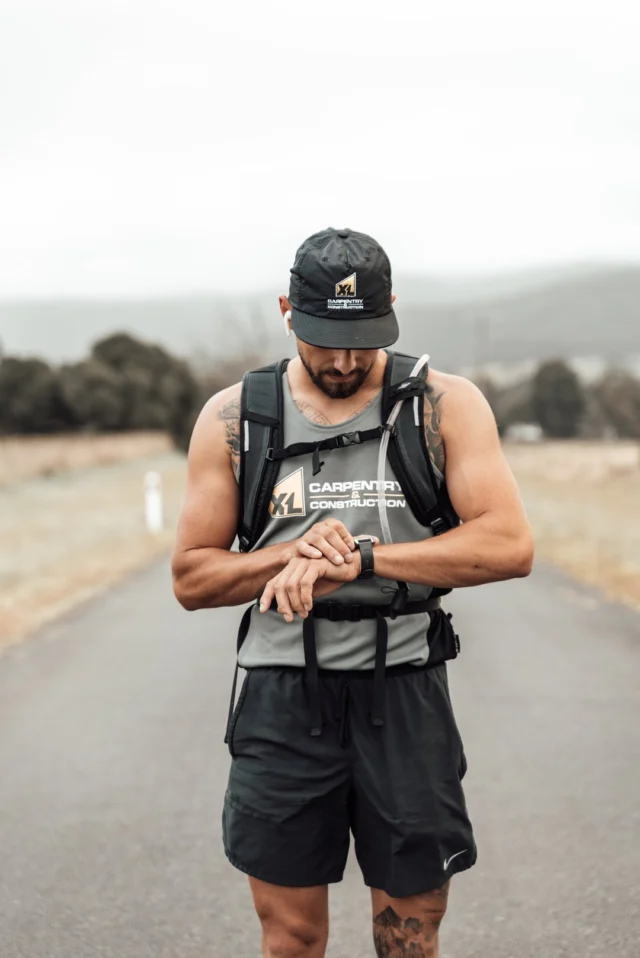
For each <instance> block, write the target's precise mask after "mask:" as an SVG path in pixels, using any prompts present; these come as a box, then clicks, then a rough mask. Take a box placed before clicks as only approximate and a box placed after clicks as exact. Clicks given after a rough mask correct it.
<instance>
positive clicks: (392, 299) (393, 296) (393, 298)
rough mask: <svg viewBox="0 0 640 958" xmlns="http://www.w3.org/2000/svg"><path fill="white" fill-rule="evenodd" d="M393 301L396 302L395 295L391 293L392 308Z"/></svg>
mask: <svg viewBox="0 0 640 958" xmlns="http://www.w3.org/2000/svg"><path fill="white" fill-rule="evenodd" d="M395 301H396V294H395V293H392V294H391V305H392V306H393V304H394V303H395Z"/></svg>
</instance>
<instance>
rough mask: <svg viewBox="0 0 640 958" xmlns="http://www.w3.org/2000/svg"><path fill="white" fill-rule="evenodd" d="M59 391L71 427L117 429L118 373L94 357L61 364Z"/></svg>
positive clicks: (119, 412) (120, 403) (120, 397)
mask: <svg viewBox="0 0 640 958" xmlns="http://www.w3.org/2000/svg"><path fill="white" fill-rule="evenodd" d="M59 384H60V394H61V396H62V400H63V402H64V405H65V408H66V409H67V411H68V415H69V422H70V424H71V425H73V426H74V427H75V428H79V429H85V430H90V431H94V432H103V431H105V432H106V431H111V430H114V429H119V428H120V427H121V423H122V410H123V405H124V402H123V389H122V376H120V375H118V373H116V372H114V370H113V369H110V368H109V366H106V365H105V364H104V363H101V362H100V361H99V360H97V359H87V360H85V361H84V362H80V363H73V364H69V365H66V366H62V368H61V369H60V373H59Z"/></svg>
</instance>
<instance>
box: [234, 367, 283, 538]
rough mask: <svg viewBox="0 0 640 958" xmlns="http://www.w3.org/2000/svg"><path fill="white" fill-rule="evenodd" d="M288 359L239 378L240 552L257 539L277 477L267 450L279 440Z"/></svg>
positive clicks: (281, 430)
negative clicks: (240, 379) (240, 382)
mask: <svg viewBox="0 0 640 958" xmlns="http://www.w3.org/2000/svg"><path fill="white" fill-rule="evenodd" d="M288 363H289V360H288V359H283V360H281V361H280V362H278V363H272V364H271V365H270V366H263V368H262V369H254V370H252V371H251V372H247V373H245V374H244V376H243V378H242V394H241V399H240V516H239V521H238V539H239V543H240V550H241V552H248V551H249V550H250V549H251V548H252V547H253V546H254V545H255V544H256V542H257V541H258V539H259V538H260V535H261V533H262V530H263V529H264V526H265V524H266V521H267V516H268V514H269V500H270V497H271V493H272V490H273V487H274V485H275V483H276V480H277V477H278V469H279V463H278V462H276V461H273V460H271V459H269V458H268V457H267V450H268V449H270V448H273V447H274V446H275V447H280V446H282V444H283V440H284V435H283V431H284V430H283V422H284V408H283V394H282V377H283V375H284V373H285V370H286V368H287V365H288Z"/></svg>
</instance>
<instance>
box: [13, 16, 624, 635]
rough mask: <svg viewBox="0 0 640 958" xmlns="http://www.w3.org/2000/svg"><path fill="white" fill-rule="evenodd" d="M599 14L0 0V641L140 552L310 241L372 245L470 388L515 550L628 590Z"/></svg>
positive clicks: (618, 320) (614, 254) (407, 304)
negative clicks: (499, 458) (494, 437)
mask: <svg viewBox="0 0 640 958" xmlns="http://www.w3.org/2000/svg"><path fill="white" fill-rule="evenodd" d="M607 10H608V14H607V16H604V15H603V10H602V8H601V6H600V5H599V4H588V3H587V4H584V3H581V4H578V3H573V2H564V3H560V4H558V3H550V2H546V0H542V2H540V3H536V4H535V5H533V4H525V5H518V7H517V9H516V8H514V7H512V6H510V5H509V4H507V3H505V2H500V0H488V2H485V3H482V4H472V3H462V2H458V3H455V2H454V3H452V4H449V5H447V7H446V9H443V8H438V9H436V8H435V7H434V6H433V5H430V4H427V5H424V6H423V7H420V8H418V7H414V6H413V5H411V4H405V3H400V4H399V5H394V10H393V16H391V15H390V11H389V9H388V8H387V5H385V4H378V5H376V4H373V5H372V4H369V3H359V2H356V3H353V4H350V5H349V6H348V8H346V9H345V8H344V7H343V6H342V5H341V4H339V3H337V2H331V0H330V2H327V3H324V4H323V8H322V12H321V14H320V12H319V11H318V10H316V9H312V8H310V9H306V8H305V7H304V6H301V5H295V4H291V3H286V2H276V3H273V4H269V5H260V4H248V5H247V4H240V5H237V6H233V7H232V6H229V5H227V6H226V7H225V8H224V9H219V8H218V7H217V6H216V7H215V8H214V7H213V6H212V5H210V4H206V3H204V2H198V0H187V2H185V3H183V4H181V5H180V9H179V10H177V9H176V8H175V6H174V5H172V4H168V3H158V2H154V3H151V2H147V0H137V2H134V3H130V2H128V3H125V2H119V0H93V2H91V3H90V4H87V3H84V2H80V0H60V2H58V3H56V4H55V5H53V4H50V3H47V2H45V0H19V2H17V0H16V2H11V0H2V3H1V4H0V11H1V29H0V71H1V75H2V95H1V97H0V148H1V158H2V176H1V178H0V211H1V215H0V349H1V364H0V436H1V438H0V543H1V544H2V552H1V556H0V620H1V623H2V624H1V625H0V636H1V638H2V640H3V641H5V642H7V641H12V640H14V639H15V638H17V637H19V635H21V634H22V633H23V632H24V630H25V629H28V628H32V627H33V625H37V624H39V623H40V622H41V621H43V620H44V618H46V617H47V616H48V615H49V613H50V612H52V613H53V612H56V613H57V611H59V609H60V608H61V607H63V606H65V604H66V603H67V602H68V601H71V600H72V598H73V597H74V596H80V595H85V594H87V590H89V591H90V590H92V589H94V588H97V587H100V586H101V585H104V584H106V583H107V582H108V581H111V580H112V579H113V577H115V576H118V575H120V574H122V573H123V572H125V571H127V570H128V569H130V568H131V567H132V566H133V565H135V564H136V563H137V562H144V561H146V560H147V559H148V558H149V557H150V555H155V554H156V553H157V551H158V550H160V551H162V550H163V549H166V547H167V545H168V543H169V541H170V538H171V535H172V532H173V528H174V525H175V520H176V515H177V510H178V508H179V502H180V498H181V495H182V489H183V485H184V467H185V460H184V455H183V454H184V451H185V450H186V449H187V446H188V441H189V435H190V432H191V429H192V426H193V423H194V420H195V418H196V417H197V414H198V412H199V410H200V409H201V407H202V405H203V403H204V402H205V401H206V399H207V398H208V396H210V395H211V394H212V393H213V392H215V391H216V390H217V389H219V388H221V387H222V386H225V385H227V384H230V383H231V382H234V381H237V380H238V379H239V378H240V377H241V375H242V371H243V370H244V369H246V368H249V367H252V366H255V365H256V364H258V365H260V364H262V363H263V362H264V361H267V360H271V359H275V358H277V357H279V356H281V355H283V354H285V353H286V352H287V351H290V349H291V341H286V340H285V339H284V338H283V336H282V323H281V319H280V315H279V312H278V307H277V296H278V294H279V293H281V292H286V290H287V288H288V270H289V267H290V265H291V263H292V261H293V256H294V253H295V249H296V247H297V245H298V244H299V243H300V242H301V241H302V239H304V237H306V236H307V235H308V234H309V233H311V232H314V231H316V230H318V229H321V228H324V227H326V226H327V225H333V226H335V227H337V228H339V227H342V226H350V227H352V228H354V229H359V230H363V231H367V232H370V233H371V234H373V235H374V236H375V237H376V238H378V239H379V241H380V242H381V243H382V244H383V245H384V246H385V248H386V249H387V251H388V253H389V255H390V258H391V261H392V265H393V269H394V287H395V292H396V294H397V296H398V302H397V312H398V316H399V318H400V323H401V329H402V338H401V340H400V343H399V346H400V348H402V349H405V350H407V351H413V352H416V353H418V354H420V353H421V352H424V351H426V352H428V353H430V355H431V361H432V365H434V366H435V367H436V368H441V369H445V370H447V371H451V372H456V373H460V374H462V375H466V376H470V377H471V378H473V379H474V380H475V381H476V382H477V383H478V384H479V385H480V387H481V388H482V389H483V391H484V392H485V394H486V396H487V398H488V400H489V402H490V403H491V405H492V407H493V409H494V411H495V414H496V418H497V421H498V425H499V428H500V431H501V434H502V435H503V436H504V439H505V445H506V449H507V454H508V456H509V459H510V461H511V464H512V466H513V468H514V471H515V472H516V475H517V477H518V480H519V482H520V484H521V488H522V491H523V495H524V497H525V499H526V503H527V507H528V509H529V512H530V515H531V518H532V521H533V523H534V526H535V531H536V535H537V537H538V540H539V551H538V554H539V555H541V556H544V557H547V558H551V559H554V560H556V561H558V562H560V563H561V564H563V565H564V566H565V567H566V568H568V569H569V570H570V571H571V572H572V573H574V574H576V575H578V576H579V577H582V578H585V579H587V580H588V581H590V582H593V583H597V584H599V585H601V586H603V587H604V588H605V589H606V590H608V591H609V592H610V593H611V594H612V595H615V596H617V597H619V598H622V599H625V600H628V601H631V602H640V498H639V495H640V493H639V491H638V488H639V485H640V484H639V482H638V478H639V470H640V466H639V458H638V448H639V440H640V378H639V377H640V114H639V113H638V110H637V98H638V91H639V90H640V61H639V60H638V57H637V45H636V39H635V38H636V36H637V27H638V23H639V20H638V14H637V11H636V10H635V8H634V7H632V6H631V5H629V4H622V3H619V4H618V3H614V4H613V5H610V6H608V8H607ZM148 470H156V471H159V472H160V473H161V476H162V478H163V480H164V496H165V519H164V532H163V533H162V534H158V533H156V534H154V535H149V534H148V532H147V530H146V527H145V524H144V521H143V518H144V517H143V509H142V504H141V503H142V499H141V492H140V490H141V485H142V478H141V477H143V476H144V474H145V473H146V472H147V471H148ZM107 491H108V494H107ZM97 501H99V502H100V503H101V507H100V509H99V510H96V502H97ZM61 528H64V529H65V536H64V537H63V541H61V537H59V536H58V535H57V531H58V530H59V529H61ZM123 541H125V542H126V544H127V548H126V549H124V550H123V549H122V544H123ZM80 545H81V546H82V549H81V550H80ZM80 551H81V552H82V559H81V560H80V558H79V552H80ZM26 600H27V601H26Z"/></svg>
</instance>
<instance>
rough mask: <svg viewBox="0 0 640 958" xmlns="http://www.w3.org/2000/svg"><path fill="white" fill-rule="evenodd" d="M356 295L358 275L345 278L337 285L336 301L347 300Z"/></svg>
mask: <svg viewBox="0 0 640 958" xmlns="http://www.w3.org/2000/svg"><path fill="white" fill-rule="evenodd" d="M355 295H356V274H355V273H352V274H351V276H345V278H344V279H341V280H340V282H339V283H336V299H347V298H349V297H353V296H355Z"/></svg>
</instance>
